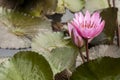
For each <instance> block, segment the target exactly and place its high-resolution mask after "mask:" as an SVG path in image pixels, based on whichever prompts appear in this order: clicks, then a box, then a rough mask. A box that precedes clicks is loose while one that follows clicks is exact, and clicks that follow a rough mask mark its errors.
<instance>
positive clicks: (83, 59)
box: [79, 48, 85, 63]
mask: <svg viewBox="0 0 120 80" xmlns="http://www.w3.org/2000/svg"><path fill="white" fill-rule="evenodd" d="M79 53H80V57H81V59H82V61H83V63H84V62H85V58H84V55H83V54H82V52H81V48H79Z"/></svg>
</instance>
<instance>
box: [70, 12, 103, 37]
mask: <svg viewBox="0 0 120 80" xmlns="http://www.w3.org/2000/svg"><path fill="white" fill-rule="evenodd" d="M104 25H105V21H104V20H101V17H100V14H99V13H98V12H95V13H94V14H93V15H90V13H89V12H88V11H86V14H85V16H83V14H82V13H81V12H79V13H76V14H75V17H74V18H73V20H72V21H71V22H70V23H68V28H69V27H71V26H72V27H73V28H74V29H76V30H75V33H76V31H77V33H78V34H79V36H82V37H83V38H84V39H93V38H94V37H96V36H98V35H99V34H100V33H101V32H102V30H103V28H104Z"/></svg>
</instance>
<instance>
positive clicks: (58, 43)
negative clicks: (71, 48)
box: [32, 31, 68, 53]
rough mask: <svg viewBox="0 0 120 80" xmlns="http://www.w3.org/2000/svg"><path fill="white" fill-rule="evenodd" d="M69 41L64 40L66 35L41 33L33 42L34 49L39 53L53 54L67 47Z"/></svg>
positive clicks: (49, 32)
mask: <svg viewBox="0 0 120 80" xmlns="http://www.w3.org/2000/svg"><path fill="white" fill-rule="evenodd" d="M66 44H68V41H66V40H65V39H64V34H63V33H60V32H51V31H47V32H41V33H39V34H38V36H36V38H34V39H33V41H32V48H33V50H35V51H39V52H43V53H44V52H51V51H52V50H53V49H55V48H57V47H65V46H66Z"/></svg>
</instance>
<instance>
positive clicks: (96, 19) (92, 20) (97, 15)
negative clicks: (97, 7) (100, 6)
mask: <svg viewBox="0 0 120 80" xmlns="http://www.w3.org/2000/svg"><path fill="white" fill-rule="evenodd" d="M99 17H100V14H99V12H95V13H93V15H92V17H91V26H92V25H93V24H94V23H96V22H97V21H98V19H99Z"/></svg>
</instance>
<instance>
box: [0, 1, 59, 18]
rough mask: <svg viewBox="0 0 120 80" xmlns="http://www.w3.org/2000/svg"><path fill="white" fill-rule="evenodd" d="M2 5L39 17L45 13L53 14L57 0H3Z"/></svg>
mask: <svg viewBox="0 0 120 80" xmlns="http://www.w3.org/2000/svg"><path fill="white" fill-rule="evenodd" d="M0 5H1V6H3V7H5V8H10V9H13V10H15V11H19V12H24V13H27V14H30V15H32V16H37V17H39V16H41V15H43V14H53V12H54V10H55V9H56V6H57V0H10V1H8V0H1V3H0Z"/></svg>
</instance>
